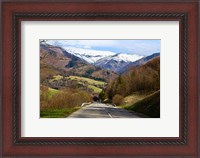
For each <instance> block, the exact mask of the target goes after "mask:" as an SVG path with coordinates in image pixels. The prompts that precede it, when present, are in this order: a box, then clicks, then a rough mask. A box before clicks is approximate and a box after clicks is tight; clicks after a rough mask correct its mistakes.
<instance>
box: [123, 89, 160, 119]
mask: <svg viewBox="0 0 200 158" xmlns="http://www.w3.org/2000/svg"><path fill="white" fill-rule="evenodd" d="M125 109H127V110H130V111H135V112H139V113H143V114H145V115H148V116H150V117H153V118H159V117H160V90H158V91H156V92H154V93H153V94H150V95H148V96H146V97H145V98H144V99H142V100H139V101H138V102H136V103H134V104H132V105H131V106H128V107H125Z"/></svg>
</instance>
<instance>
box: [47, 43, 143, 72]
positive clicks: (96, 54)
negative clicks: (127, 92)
mask: <svg viewBox="0 0 200 158" xmlns="http://www.w3.org/2000/svg"><path fill="white" fill-rule="evenodd" d="M45 42H46V43H47V44H49V45H53V46H57V47H62V49H64V50H65V51H67V52H68V53H70V54H73V55H74V56H76V57H78V58H80V59H82V60H84V61H86V62H87V63H89V64H92V65H95V66H98V67H101V68H105V69H109V70H113V71H115V72H119V71H121V69H122V67H124V66H126V65H128V64H129V63H132V62H135V61H137V60H139V59H141V58H143V56H140V55H137V54H125V53H116V52H111V51H102V50H93V49H88V48H77V47H72V46H70V44H69V43H66V41H65V40H47V41H45Z"/></svg>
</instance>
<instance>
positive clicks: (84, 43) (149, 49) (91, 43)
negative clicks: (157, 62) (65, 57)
mask: <svg viewBox="0 0 200 158" xmlns="http://www.w3.org/2000/svg"><path fill="white" fill-rule="evenodd" d="M48 43H49V44H56V45H57V46H60V47H76V48H84V49H93V50H106V51H112V52H115V53H124V54H138V55H144V56H147V55H151V54H153V53H157V52H160V40H48Z"/></svg>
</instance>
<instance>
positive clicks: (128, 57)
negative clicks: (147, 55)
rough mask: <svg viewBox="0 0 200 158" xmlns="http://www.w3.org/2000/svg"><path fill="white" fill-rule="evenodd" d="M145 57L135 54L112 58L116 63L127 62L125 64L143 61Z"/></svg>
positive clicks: (118, 55) (119, 55)
mask: <svg viewBox="0 0 200 158" xmlns="http://www.w3.org/2000/svg"><path fill="white" fill-rule="evenodd" d="M142 57H143V56H139V55H135V54H116V55H114V56H111V57H110V58H112V59H113V60H116V61H125V62H134V61H136V60H139V59H141V58H142Z"/></svg>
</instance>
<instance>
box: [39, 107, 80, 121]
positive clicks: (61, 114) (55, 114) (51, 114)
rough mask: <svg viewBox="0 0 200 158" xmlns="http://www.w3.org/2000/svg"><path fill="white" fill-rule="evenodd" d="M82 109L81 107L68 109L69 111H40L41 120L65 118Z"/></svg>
mask: <svg viewBox="0 0 200 158" xmlns="http://www.w3.org/2000/svg"><path fill="white" fill-rule="evenodd" d="M78 109H80V107H75V108H67V109H47V110H41V111H40V117H41V118H65V117H67V116H69V115H70V114H72V113H73V112H75V111H77V110H78Z"/></svg>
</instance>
